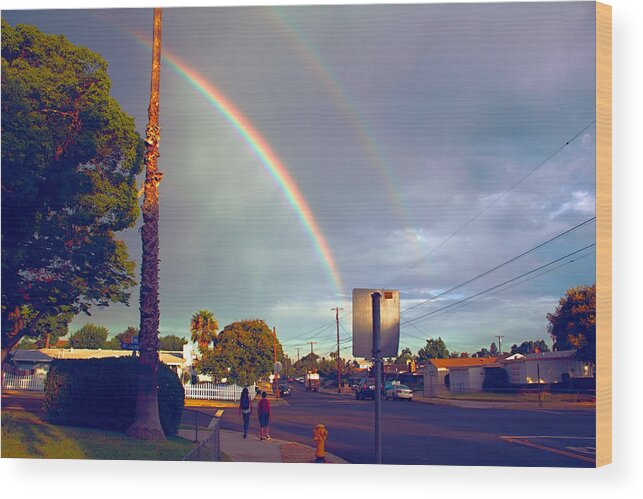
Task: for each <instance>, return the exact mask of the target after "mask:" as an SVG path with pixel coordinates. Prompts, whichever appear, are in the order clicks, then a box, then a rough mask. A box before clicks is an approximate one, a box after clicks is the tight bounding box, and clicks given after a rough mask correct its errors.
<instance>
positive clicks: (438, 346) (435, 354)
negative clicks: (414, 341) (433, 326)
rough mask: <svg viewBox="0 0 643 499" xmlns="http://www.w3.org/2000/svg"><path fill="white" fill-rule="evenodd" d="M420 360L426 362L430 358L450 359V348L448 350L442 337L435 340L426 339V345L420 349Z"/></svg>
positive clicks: (418, 355) (418, 356)
mask: <svg viewBox="0 0 643 499" xmlns="http://www.w3.org/2000/svg"><path fill="white" fill-rule="evenodd" d="M417 358H418V362H420V363H424V362H426V361H427V360H429V359H448V358H449V350H447V347H446V345H445V344H444V341H442V338H438V339H437V340H434V339H432V338H429V339H427V340H426V345H425V346H423V347H422V348H420V349H419V350H418V354H417Z"/></svg>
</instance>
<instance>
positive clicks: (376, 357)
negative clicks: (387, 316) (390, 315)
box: [371, 291, 382, 464]
mask: <svg viewBox="0 0 643 499" xmlns="http://www.w3.org/2000/svg"><path fill="white" fill-rule="evenodd" d="M381 296H382V295H381V294H380V293H379V292H378V291H376V292H375V293H373V294H372V295H371V298H372V300H373V361H374V362H375V462H376V463H377V464H382V429H381V423H382V395H381V392H382V357H381V355H382V352H381V349H380V334H381V331H380V326H381V324H380V298H381Z"/></svg>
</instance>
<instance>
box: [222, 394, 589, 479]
mask: <svg viewBox="0 0 643 499" xmlns="http://www.w3.org/2000/svg"><path fill="white" fill-rule="evenodd" d="M272 407H273V420H272V423H271V435H273V436H274V437H277V438H280V439H285V440H291V441H296V442H300V443H304V444H308V445H313V441H312V431H313V427H314V425H315V424H318V423H322V424H324V425H326V427H327V429H328V431H329V437H328V440H327V442H326V449H327V450H328V451H329V452H331V453H333V454H336V455H337V456H340V457H342V458H343V459H346V460H347V461H349V462H351V463H362V464H372V463H374V462H375V458H374V433H373V431H374V430H373V428H374V423H373V421H374V402H373V401H371V400H363V401H362V400H360V401H358V400H355V399H354V398H353V397H352V396H348V395H343V396H341V397H340V396H338V395H337V394H334V393H329V392H320V393H306V392H305V391H304V389H303V387H302V386H301V385H299V384H297V383H293V394H292V396H291V397H289V398H288V399H287V401H286V403H283V402H279V403H273V406H272ZM222 428H224V429H229V430H237V431H239V430H240V428H241V418H240V417H239V416H238V415H237V411H236V410H234V409H228V410H226V411H225V412H224V415H223V418H222ZM250 428H251V433H257V432H258V422H257V418H256V413H255V414H253V418H252V420H251V423H250ZM382 428H383V429H382V456H383V457H382V459H383V463H384V464H433V465H458V466H475V465H478V466H480V465H483V466H531V467H534V466H535V467H545V466H556V467H593V466H594V463H593V459H594V453H595V414H594V412H593V411H586V410H578V411H575V410H547V408H544V409H537V408H534V409H527V410H508V409H469V408H466V409H465V408H461V407H453V406H448V405H434V404H426V403H421V402H418V401H413V402H407V401H387V400H383V401H382Z"/></svg>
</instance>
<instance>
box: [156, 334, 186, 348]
mask: <svg viewBox="0 0 643 499" xmlns="http://www.w3.org/2000/svg"><path fill="white" fill-rule="evenodd" d="M187 343H188V340H186V339H185V338H181V337H180V336H176V335H174V334H169V335H167V336H161V337H160V338H159V350H168V351H172V352H177V351H180V350H183V345H187Z"/></svg>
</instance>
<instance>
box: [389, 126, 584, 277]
mask: <svg viewBox="0 0 643 499" xmlns="http://www.w3.org/2000/svg"><path fill="white" fill-rule="evenodd" d="M595 123H596V120H594V121H592V122H591V123H589V124H587V125H585V126H584V127H583V128H582V129H581V130H580V131H579V132H578V133H576V135H574V136H573V137H572V138H571V139H569V140H568V141H567V142H565V143H564V144H563V145H561V146H560V147H559V148H558V149H556V150H555V151H554V152H553V153H551V154H550V155H549V156H547V157H546V158H545V159H544V160H542V161H541V162H540V163H538V164H537V165H536V166H535V167H534V168H533V169H531V170H530V171H529V172H528V173H527V174H526V175H524V176H523V177H521V178H520V179H519V180H518V181H516V182H514V183H513V184H512V185H511V186H510V187H509V188H508V189H507V190H505V191H504V192H503V193H502V194H500V195H499V196H498V197H497V198H496V199H494V200H493V201H492V202H491V203H489V204H488V205H487V206H485V207H484V208H483V209H482V210H480V211H479V212H478V213H477V214H475V215H474V216H473V217H472V218H470V219H469V220H468V221H467V222H465V223H464V224H462V225H461V226H460V227H458V229H457V230H456V231H455V232H454V233H453V234H451V235H450V236H448V237H447V238H446V239H444V240H443V241H442V242H441V243H440V244H438V245H437V246H436V247H435V248H433V249H432V250H431V251H429V252H428V253H427V254H426V255H424V256H423V257H422V258H420V259H419V260H418V261H417V262H415V263H414V264H413V265H411V267H409V268H408V269H407V270H405V271H404V272H402V273H401V274H400V275H398V276H397V277H395V278H394V279H392V280H391V281H389V282H388V283H387V284H386V285H384V287H385V288H387V287H389V286H390V285H391V284H393V283H394V282H395V281H397V280H398V279H399V278H400V277H402V276H404V275H406V274H407V273H408V272H410V271H411V270H413V269H414V268H415V267H417V266H418V265H419V264H420V263H422V262H423V261H424V260H426V259H427V258H428V257H429V256H431V255H432V254H433V253H434V252H436V251H437V250H438V249H440V248H441V247H442V246H444V245H445V244H446V243H448V242H449V241H450V240H451V239H453V238H454V237H455V236H456V235H458V234H459V233H460V232H461V231H462V230H463V229H465V228H466V227H468V226H469V225H471V223H473V222H474V221H475V220H477V219H478V218H479V217H480V216H482V215H483V214H484V213H485V212H486V211H487V210H488V209H489V208H491V207H492V206H494V205H495V204H496V203H497V202H498V201H500V200H501V199H503V198H504V197H505V196H506V195H507V194H509V193H510V192H511V191H512V190H514V189H515V188H516V187H518V186H519V185H520V184H522V183H523V182H524V181H525V180H526V179H527V178H528V177H530V176H531V175H532V174H533V173H534V172H535V171H536V170H538V169H539V168H540V167H541V166H543V165H544V164H546V163H547V162H548V161H549V160H550V159H552V158H553V157H554V156H556V155H557V154H558V153H559V152H560V151H562V150H563V149H564V148H565V147H567V146H568V145H569V144H571V143H572V142H573V141H574V140H576V139H577V138H578V137H580V136H581V135H582V134H583V133H584V132H585V130H587V129H588V128H589V127H591V126H592V125H594V124H595Z"/></svg>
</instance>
